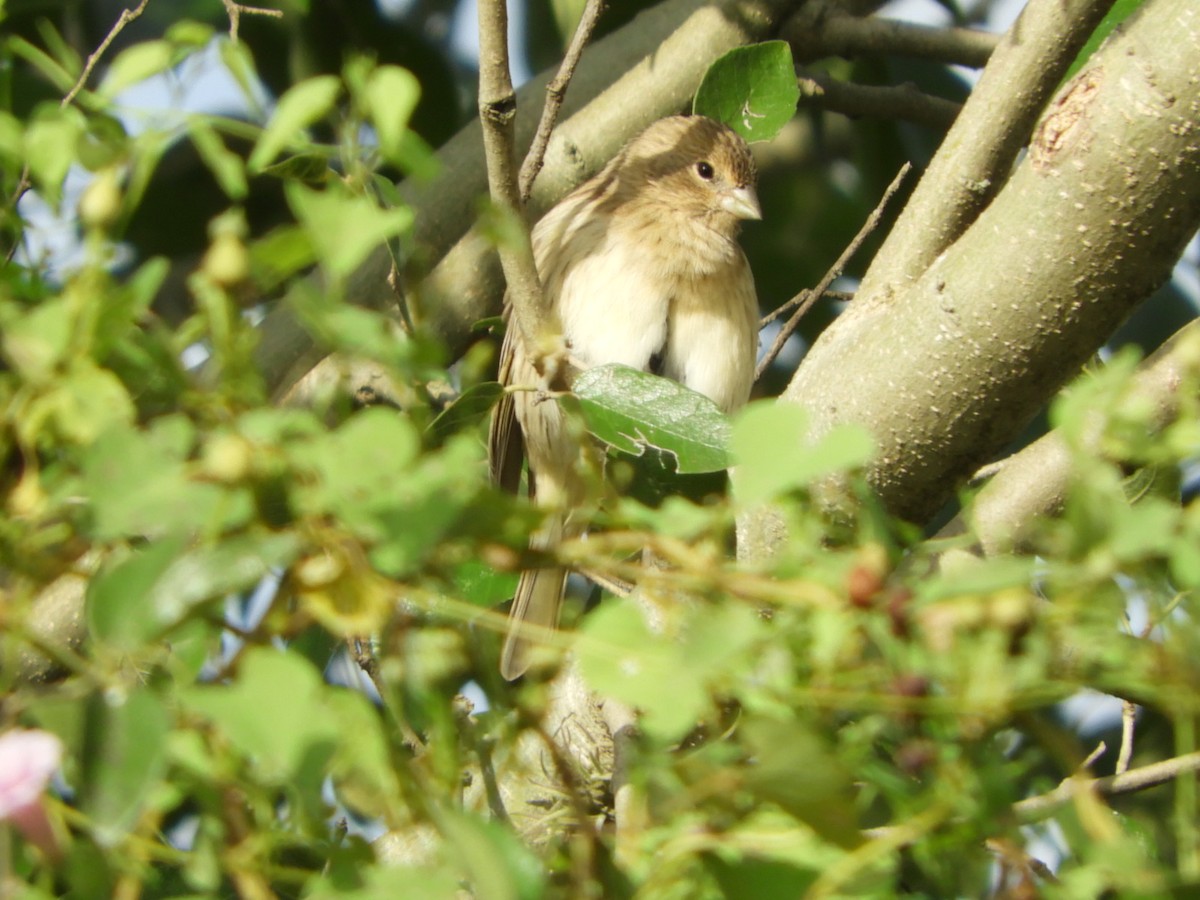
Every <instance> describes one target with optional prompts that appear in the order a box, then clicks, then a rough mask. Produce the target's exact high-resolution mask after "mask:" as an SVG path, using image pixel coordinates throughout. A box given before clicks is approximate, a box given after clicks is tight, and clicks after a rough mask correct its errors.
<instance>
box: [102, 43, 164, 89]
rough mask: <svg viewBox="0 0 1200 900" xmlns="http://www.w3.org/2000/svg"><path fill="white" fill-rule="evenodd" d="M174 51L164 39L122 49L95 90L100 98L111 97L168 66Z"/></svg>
mask: <svg viewBox="0 0 1200 900" xmlns="http://www.w3.org/2000/svg"><path fill="white" fill-rule="evenodd" d="M175 55H176V51H175V48H174V47H172V46H171V44H170V42H168V41H142V42H141V43H138V44H133V45H132V46H130V47H128V48H126V49H125V50H122V51H121V52H120V53H118V54H117V56H116V58H115V59H114V60H113V61H112V64H111V65H110V66H109V67H108V69H107V71H106V72H105V73H104V80H103V81H101V82H100V86H99V88H97V90H96V94H97V96H99V97H100V99H102V100H108V101H111V100H112V99H113V98H115V97H116V96H117V94H119V93H121V91H123V90H125V88H127V87H132V86H133V85H135V84H137V83H138V82H141V81H145V80H146V79H147V78H149V77H150V76H151V75H157V74H158V73H159V72H162V71H163V70H164V69H167V68H169V67H170V66H171V65H172V63H173V62H174V60H175Z"/></svg>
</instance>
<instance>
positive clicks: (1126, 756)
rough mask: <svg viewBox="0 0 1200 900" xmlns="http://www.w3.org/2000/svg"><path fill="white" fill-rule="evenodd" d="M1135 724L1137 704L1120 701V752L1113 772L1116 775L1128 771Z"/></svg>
mask: <svg viewBox="0 0 1200 900" xmlns="http://www.w3.org/2000/svg"><path fill="white" fill-rule="evenodd" d="M1136 722H1137V704H1136V703H1134V702H1133V701H1132V700H1122V701H1121V751H1120V753H1118V754H1117V764H1116V766H1114V767H1113V771H1114V772H1115V773H1116V774H1117V775H1121V774H1124V773H1125V772H1128V771H1129V761H1130V760H1131V759H1133V729H1134V725H1135V724H1136Z"/></svg>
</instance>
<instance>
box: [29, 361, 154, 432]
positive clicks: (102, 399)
mask: <svg viewBox="0 0 1200 900" xmlns="http://www.w3.org/2000/svg"><path fill="white" fill-rule="evenodd" d="M42 404H44V405H42ZM135 412H136V411H135V409H134V406H133V399H132V398H131V397H130V396H129V392H128V391H127V390H126V389H125V385H124V384H122V383H121V380H120V379H119V378H117V376H116V375H114V374H113V373H112V372H111V371H109V370H108V369H102V368H100V367H99V366H97V365H95V364H94V363H93V362H92V361H91V360H89V359H86V358H81V359H78V360H76V361H75V363H74V364H73V365H72V366H71V368H70V369H69V370H68V371H67V373H66V375H65V376H63V377H62V378H61V379H59V381H58V382H57V384H56V385H55V387H54V388H53V389H52V390H51V391H50V392H49V393H47V394H46V395H45V397H43V398H42V399H41V403H39V406H38V408H37V409H34V408H31V409H30V411H29V416H30V418H31V419H35V420H36V419H40V418H41V417H42V415H45V416H46V417H47V418H50V419H52V420H53V421H54V423H55V426H56V428H57V432H58V433H59V434H61V435H63V436H64V437H65V438H67V439H68V440H70V441H72V442H74V443H76V444H82V445H88V444H91V443H92V442H93V441H95V440H96V438H97V437H99V436H100V435H101V434H102V433H103V432H105V431H107V430H108V429H109V428H111V427H115V426H121V425H128V424H130V423H132V422H133V420H134V416H135Z"/></svg>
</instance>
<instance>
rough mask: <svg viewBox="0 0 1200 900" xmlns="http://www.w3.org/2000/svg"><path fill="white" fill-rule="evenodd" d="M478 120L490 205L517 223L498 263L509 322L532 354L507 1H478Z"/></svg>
mask: <svg viewBox="0 0 1200 900" xmlns="http://www.w3.org/2000/svg"><path fill="white" fill-rule="evenodd" d="M478 10H479V120H480V122H481V123H482V124H483V148H484V155H485V159H486V161H487V176H488V186H489V188H490V190H491V196H492V203H493V204H495V205H496V207H497V208H499V209H500V210H501V211H502V212H503V213H504V214H505V215H507V216H508V217H509V218H511V220H512V221H514V222H520V223H521V224H522V226H523V227H522V228H521V229H520V239H519V242H516V245H515V246H514V245H513V244H512V243H502V244H501V245H500V246H499V247H498V248H497V249H498V250H499V252H500V265H501V267H502V268H503V269H504V280H505V282H506V284H507V285H508V295H509V302H510V303H511V304H512V317H513V324H515V325H516V326H517V327H518V328H520V330H521V336H522V338H523V339H524V341H525V346H526V347H527V348H529V350H530V352H533V351H534V348H536V347H537V346H538V345H539V343H540V340H541V337H542V334H543V332H544V331H545V327H546V318H545V311H544V310H543V308H542V286H541V283H540V282H539V281H538V273H537V268H536V267H535V266H534V262H533V248H532V246H531V244H530V242H529V227H528V225H527V224H525V217H524V214H523V211H522V204H521V196H520V191H519V190H518V188H517V175H516V163H515V159H514V154H513V125H514V121H515V119H516V115H517V95H516V92H514V91H513V86H512V78H511V77H510V75H509V66H508V8H507V6H506V3H505V0H479V3H478Z"/></svg>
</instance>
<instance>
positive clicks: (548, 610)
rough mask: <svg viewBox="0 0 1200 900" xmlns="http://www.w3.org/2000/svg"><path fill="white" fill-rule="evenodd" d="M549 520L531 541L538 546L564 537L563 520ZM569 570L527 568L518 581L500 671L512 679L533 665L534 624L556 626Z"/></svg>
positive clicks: (550, 544) (543, 545)
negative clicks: (531, 663)
mask: <svg viewBox="0 0 1200 900" xmlns="http://www.w3.org/2000/svg"><path fill="white" fill-rule="evenodd" d="M552 518H554V519H555V521H554V522H553V523H549V524H547V526H545V527H544V528H543V530H542V531H541V532H539V533H538V534H537V535H535V536H534V538H533V540H531V541H530V547H531V548H532V549H534V550H545V549H548V548H550V547H553V546H556V545H557V544H558V542H559V540H561V539H562V534H563V523H562V520H561V519H559V518H558V517H552ZM566 581H567V570H566V569H561V568H555V569H527V570H526V571H524V572H522V573H521V580H520V581H518V582H517V592H516V594H515V595H514V597H513V604H512V610H511V612H509V615H508V634H507V635H506V636H505V638H504V650H503V652H502V653H501V656H500V674H501V675H503V676H504V677H505V678H506V679H508V680H509V681H512V680H513V679H516V678H519V677H520V676H521V675H523V674H525V670H526V669H528V668H529V648H530V646H531V645H532V644H533V643H535V642H536V640H537V635H536V634H534V633H533V628H530V627H526V626H535V627H537V626H540V627H542V628H556V627H557V626H558V609H559V606H561V605H562V597H563V588H564V587H565V586H566Z"/></svg>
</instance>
